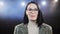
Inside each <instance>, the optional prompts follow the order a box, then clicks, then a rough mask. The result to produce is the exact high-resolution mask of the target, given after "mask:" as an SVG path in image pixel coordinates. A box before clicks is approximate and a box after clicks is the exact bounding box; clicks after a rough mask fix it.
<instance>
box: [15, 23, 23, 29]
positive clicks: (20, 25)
mask: <svg viewBox="0 0 60 34" xmlns="http://www.w3.org/2000/svg"><path fill="white" fill-rule="evenodd" d="M23 26H24V24H23V23H21V24H18V25H16V26H15V28H22V27H23Z"/></svg>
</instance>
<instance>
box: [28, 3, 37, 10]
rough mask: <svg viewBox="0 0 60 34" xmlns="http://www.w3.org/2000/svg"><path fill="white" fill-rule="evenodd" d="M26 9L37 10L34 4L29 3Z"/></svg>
mask: <svg viewBox="0 0 60 34" xmlns="http://www.w3.org/2000/svg"><path fill="white" fill-rule="evenodd" d="M27 8H32V9H34V8H37V5H36V4H33V3H31V4H29V5H28V7H27Z"/></svg>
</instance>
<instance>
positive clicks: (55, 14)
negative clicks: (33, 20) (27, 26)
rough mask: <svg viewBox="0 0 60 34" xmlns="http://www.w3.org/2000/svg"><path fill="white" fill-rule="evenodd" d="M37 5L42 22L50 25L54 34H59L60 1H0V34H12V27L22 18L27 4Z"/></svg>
mask: <svg viewBox="0 0 60 34" xmlns="http://www.w3.org/2000/svg"><path fill="white" fill-rule="evenodd" d="M30 1H35V2H37V3H38V4H39V7H40V9H41V11H42V14H43V17H44V20H45V21H46V23H47V24H49V25H51V26H52V28H53V33H54V34H59V33H60V24H59V23H60V0H0V34H13V32H14V27H15V26H16V25H17V24H20V23H21V22H22V20H23V17H24V11H25V7H26V5H27V3H28V2H30Z"/></svg>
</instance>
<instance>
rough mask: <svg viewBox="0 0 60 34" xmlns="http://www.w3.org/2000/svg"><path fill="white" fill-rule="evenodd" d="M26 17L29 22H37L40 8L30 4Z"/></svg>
mask: <svg viewBox="0 0 60 34" xmlns="http://www.w3.org/2000/svg"><path fill="white" fill-rule="evenodd" d="M26 15H27V16H28V19H29V20H36V19H37V16H38V8H37V5H36V4H33V3H31V4H29V5H28V7H27V10H26Z"/></svg>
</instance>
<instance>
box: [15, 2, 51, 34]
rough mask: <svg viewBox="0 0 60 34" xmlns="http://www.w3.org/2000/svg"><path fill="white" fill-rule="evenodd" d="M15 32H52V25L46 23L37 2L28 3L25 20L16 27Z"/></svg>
mask: <svg viewBox="0 0 60 34" xmlns="http://www.w3.org/2000/svg"><path fill="white" fill-rule="evenodd" d="M14 34H52V27H51V26H50V25H47V24H45V23H44V20H43V17H42V13H41V10H40V9H39V7H38V4H37V3H36V2H30V3H28V4H27V6H26V9H25V14H24V21H23V23H21V24H19V25H17V26H16V27H15V30H14Z"/></svg>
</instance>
